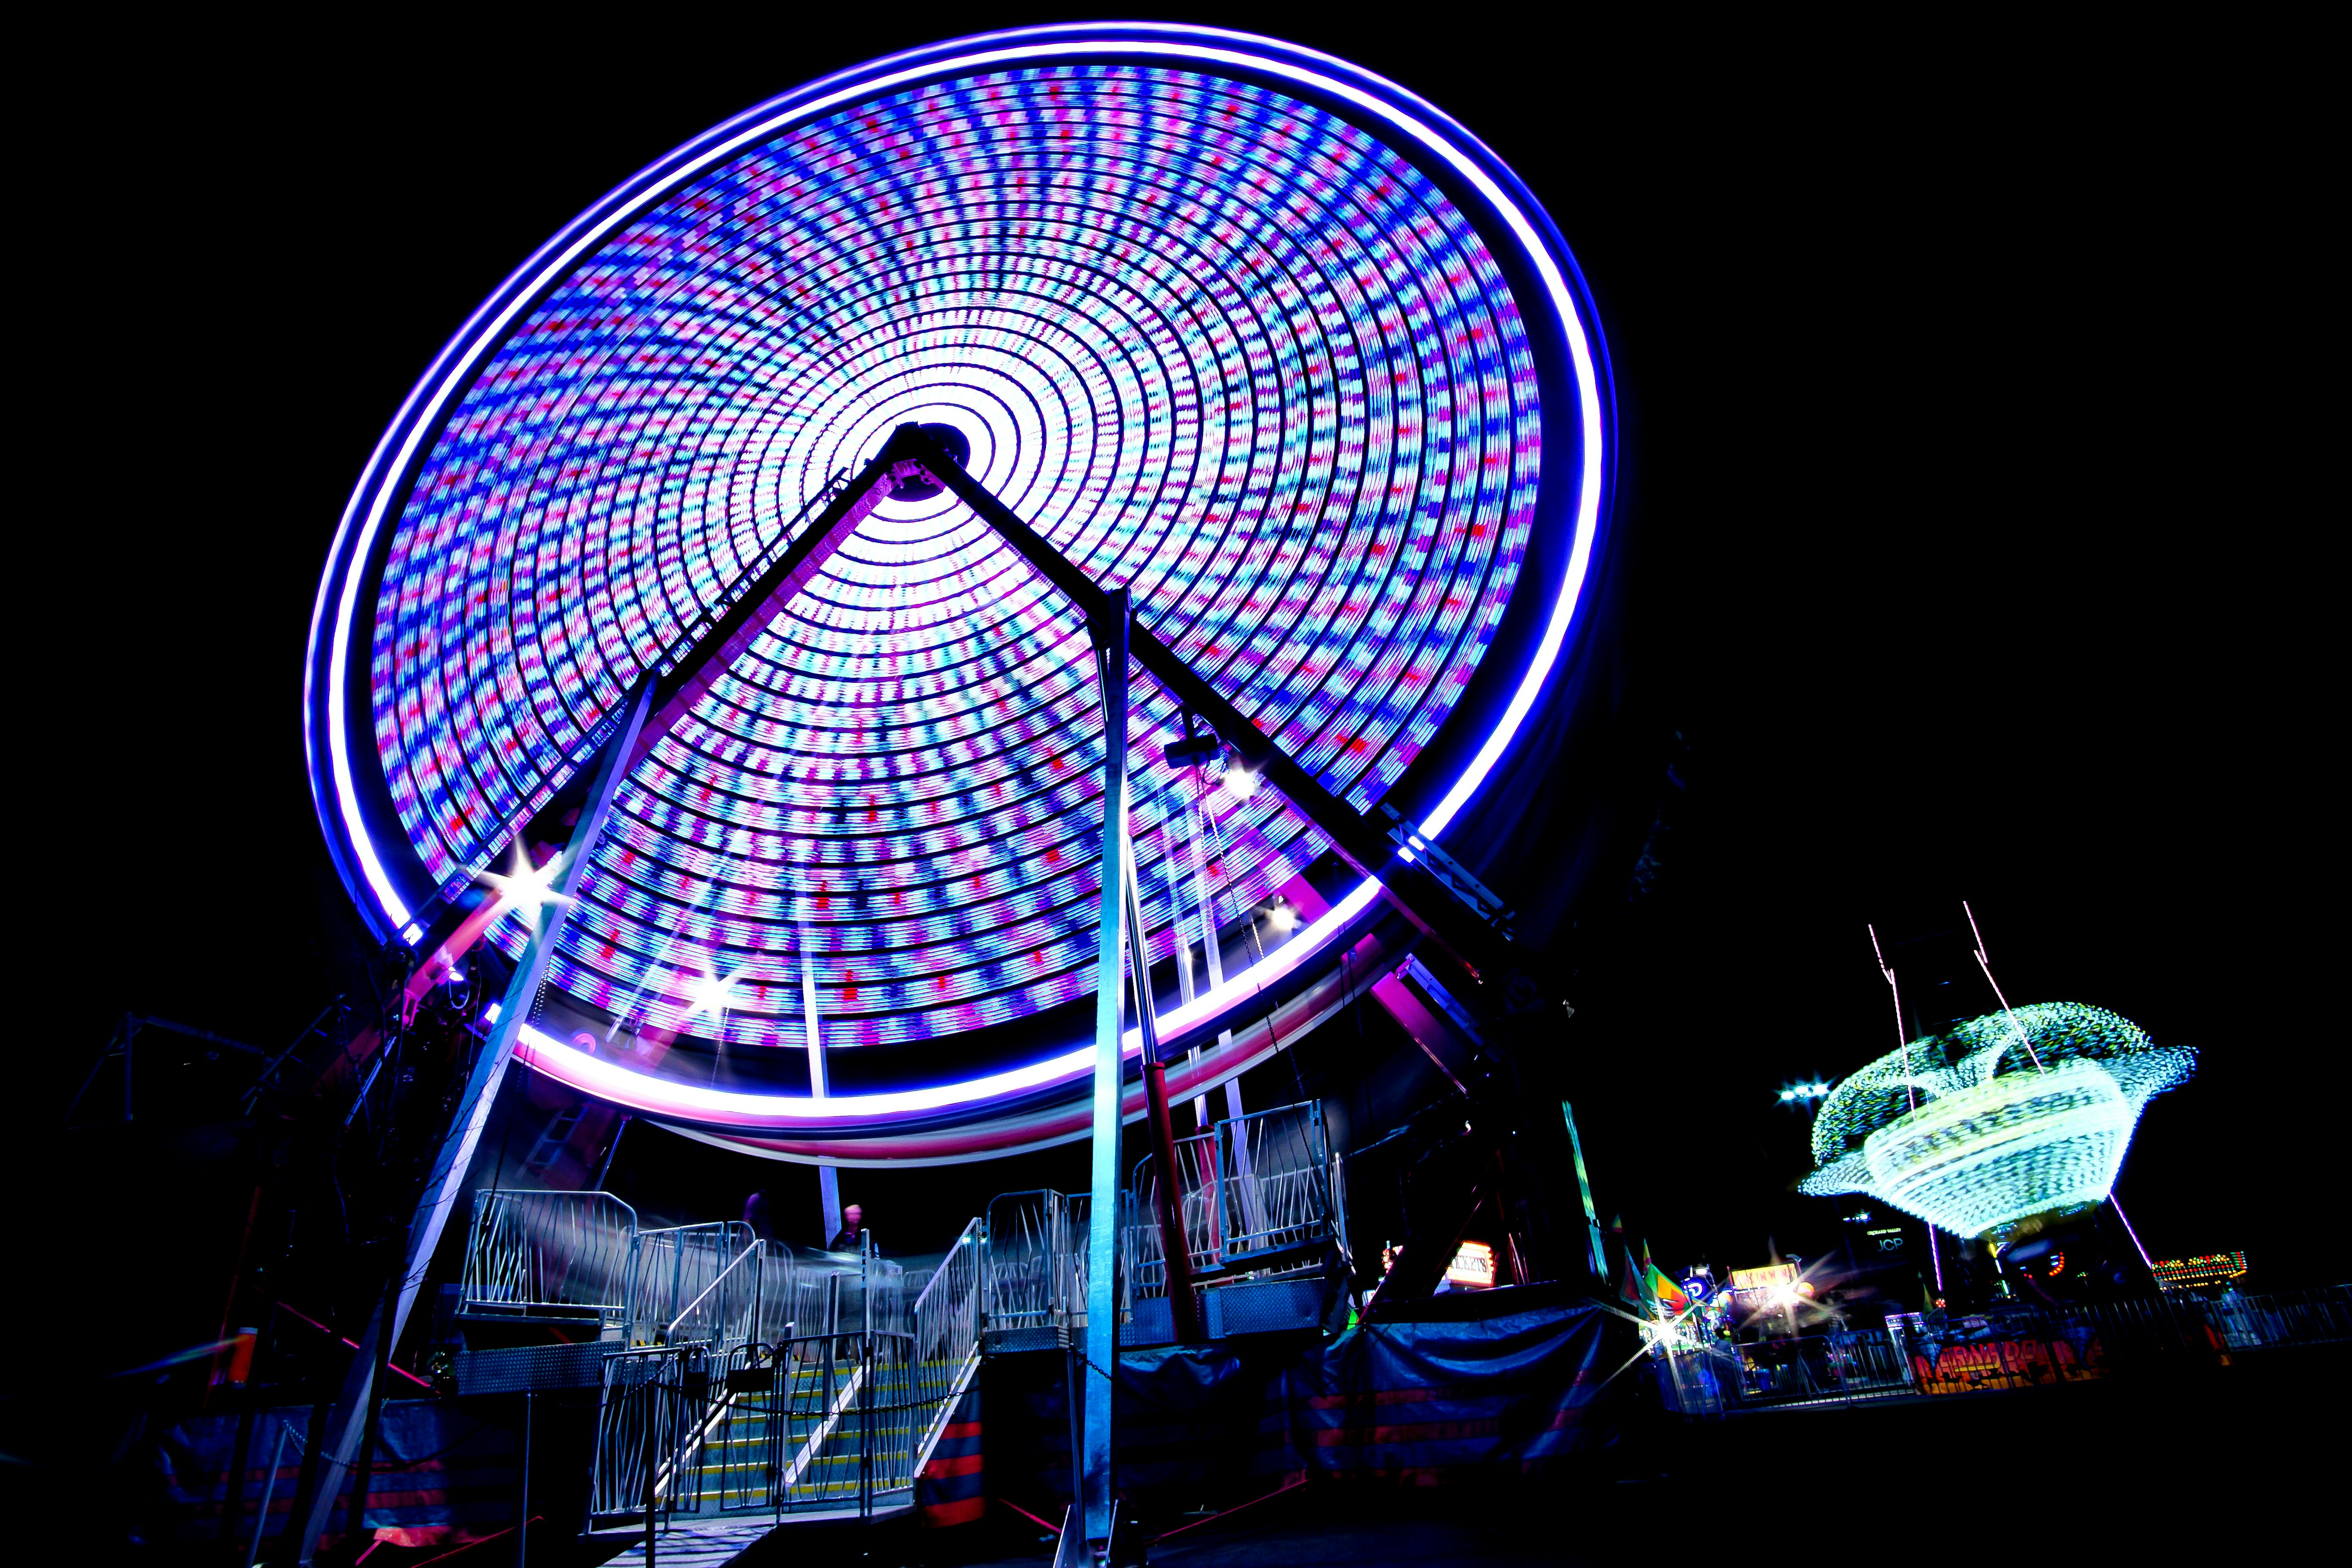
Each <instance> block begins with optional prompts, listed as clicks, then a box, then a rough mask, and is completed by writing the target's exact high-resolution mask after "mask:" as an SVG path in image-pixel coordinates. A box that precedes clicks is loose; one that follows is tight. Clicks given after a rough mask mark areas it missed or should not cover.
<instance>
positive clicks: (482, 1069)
mask: <svg viewBox="0 0 2352 1568" xmlns="http://www.w3.org/2000/svg"><path fill="white" fill-rule="evenodd" d="M652 701H653V682H652V680H651V679H641V680H639V682H638V683H637V687H636V689H635V691H633V692H631V693H630V694H629V697H628V699H627V700H626V702H625V704H624V706H623V708H622V710H621V721H620V722H619V723H618V724H617V725H615V726H614V731H613V733H612V734H611V735H610V736H608V737H607V738H606V740H605V742H604V747H603V748H602V750H601V752H599V753H598V756H597V759H596V762H595V764H594V766H595V770H596V771H595V773H594V774H593V776H592V778H591V780H590V783H589V788H588V802H587V804H586V805H584V806H583V807H582V809H581V813H580V825H579V826H578V827H577V828H576V829H574V830H573V833H572V845H571V847H570V848H569V849H568V850H567V851H566V853H565V858H564V862H563V867H562V870H561V871H559V872H558V873H557V874H556V876H555V877H554V879H552V880H551V882H550V884H549V887H548V894H549V896H548V898H547V899H546V900H545V901H544V902H542V903H541V905H540V909H539V926H538V930H537V931H536V932H535V933H534V934H533V935H532V937H531V940H530V944H529V945H527V946H526V947H525V948H524V949H523V951H522V958H521V961H520V963H517V964H516V965H515V972H514V979H513V981H512V982H511V983H510V984H509V985H508V986H507V993H506V996H505V997H504V999H503V1000H501V1001H500V1002H499V1015H498V1018H497V1019H496V1021H495V1022H494V1023H493V1025H492V1026H491V1029H490V1034H489V1037H488V1039H487V1040H485V1041H484V1042H483V1044H482V1049H481V1051H480V1053H479V1054H478V1056H476V1058H474V1069H473V1073H472V1076H471V1077H470V1078H469V1079H467V1084H466V1091H465V1094H464V1096H463V1097H462V1098H461V1099H460V1100H458V1102H457V1110H456V1112H455V1114H454V1115H453V1116H452V1117H451V1119H450V1122H449V1127H448V1130H447V1131H446V1132H445V1133H444V1134H443V1136H442V1140H441V1147H440V1149H439V1151H438V1152H436V1154H435V1156H434V1161H433V1169H432V1173H431V1174H430V1175H428V1176H427V1177H426V1178H425V1190H424V1192H423V1194H421V1195H420V1196H419V1198H418V1200H417V1205H416V1211H415V1215H414V1216H413V1217H412V1218H411V1219H410V1221H409V1226H408V1237H407V1243H406V1251H405V1256H404V1262H403V1264H402V1265H401V1268H400V1272H399V1274H398V1276H397V1278H398V1279H399V1281H400V1288H399V1289H398V1290H397V1291H395V1292H394V1293H393V1294H392V1295H391V1296H390V1297H388V1298H387V1299H386V1300H385V1302H384V1305H383V1310H379V1311H378V1313H377V1314H376V1316H375V1317H374V1318H373V1319H372V1320H371V1321H369V1323H368V1327H367V1331H366V1332H365V1333H363V1334H362V1335H361V1336H360V1349H359V1352H358V1353H357V1354H356V1355H354V1356H353V1357H352V1369H351V1372H350V1373H349V1375H348V1376H346V1377H345V1379H344V1381H343V1386H342V1391H341V1394H338V1395H337V1397H336V1401H335V1406H334V1414H333V1416H332V1417H331V1420H330V1421H329V1424H328V1428H327V1431H326V1432H325V1433H324V1434H323V1435H322V1438H321V1443H320V1447H321V1448H322V1450H323V1451H322V1452H321V1453H320V1454H319V1455H318V1456H317V1458H318V1461H319V1462H318V1466H317V1469H318V1473H319V1480H318V1484H317V1487H316V1489H315V1491H314V1492H313V1493H311V1494H310V1495H309V1496H307V1497H301V1498H298V1499H297V1500H296V1505H295V1510H294V1515H295V1517H294V1520H293V1521H292V1524H291V1528H292V1529H294V1530H295V1531H297V1532H298V1534H297V1537H296V1540H297V1544H296V1546H295V1552H296V1553H297V1557H296V1561H298V1562H300V1563H309V1562H310V1560H311V1559H312V1557H313V1556H314V1555H315V1554H316V1553H317V1552H318V1541H319V1532H320V1530H322V1529H324V1528H325V1526H326V1521H327V1514H328V1513H329V1511H330V1510H331V1509H332V1508H333V1507H334V1493H335V1487H334V1474H335V1472H336V1471H337V1470H339V1469H341V1468H344V1467H345V1466H347V1465H348V1464H349V1463H350V1458H351V1455H352V1449H353V1448H354V1447H357V1445H358V1443H359V1438H360V1424H361V1420H362V1415H363V1413H364V1411H365V1409H366V1406H367V1403H368V1394H369V1388H370V1385H371V1384H373V1383H374V1382H375V1377H374V1372H375V1363H376V1362H377V1361H378V1360H380V1359H383V1357H386V1356H388V1355H389V1354H390V1352H391V1348H392V1346H394V1345H396V1344H398V1343H399V1342H400V1331H401V1330H402V1329H403V1328H404V1327H405V1326H406V1324H407V1321H408V1312H409V1309H410V1308H411V1307H412V1306H414V1305H415V1300H416V1292H417V1289H418V1287H420V1286H421V1285H423V1283H424V1282H425V1273H426V1271H427V1270H428V1269H429V1268H431V1267H432V1265H433V1254H434V1250H435V1249H436V1247H439V1245H440V1242H441V1232H442V1230H443V1228H444V1227H445V1226H446V1225H447V1224H448V1220H449V1215H450V1212H451V1211H452V1210H453V1209H455V1208H456V1207H457V1200H458V1198H459V1196H460V1195H461V1194H462V1193H463V1192H464V1191H465V1187H466V1173H467V1170H468V1169H469V1168H470V1167H471V1166H472V1164H473V1163H474V1150H475V1149H476V1148H477V1147H478V1145H479V1144H480V1142H481V1140H482V1129H483V1128H484V1127H485V1126H487V1125H488V1122H489V1119H490V1110H491V1107H492V1106H493V1105H495V1104H496V1103H497V1100H498V1095H499V1086H500V1085H501V1084H503V1083H504V1082H505V1081H506V1073H507V1066H508V1064H509V1062H511V1061H512V1060H513V1059H514V1046H515V1038H516V1037H517V1036H518V1035H519V1034H520V1032H521V1030H522V1026H523V1023H524V1021H525V1020H526V1019H528V1018H529V1017H530V1005H531V1003H532V1001H533V1000H534V999H535V998H536V997H537V996H538V994H539V984H540V981H541V979H543V978H544V977H545V976H546V973H547V962H548V960H549V958H550V957H551V956H552V955H553V953H554V952H555V945H556V942H558V941H559V940H560V939H561V938H562V934H563V922H564V919H565V915H566V912H567V910H568V909H569V907H570V895H571V893H572V889H574V888H576V887H578V886H579V883H580V879H581V877H582V875H583V872H584V871H585V869H586V868H587V864H588V860H589V858H590V856H592V855H593V853H594V852H595V848H596V840H597V839H598V838H599V837H601V836H602V835H603V833H604V819H605V818H606V816H609V815H610V814H611V812H612V807H613V798H614V795H618V794H619V793H620V788H621V782H622V780H623V779H624V777H625V776H626V773H625V769H624V768H623V767H622V765H621V763H622V762H623V760H624V759H625V758H626V757H627V756H628V755H629V752H630V748H631V747H632V746H634V745H635V743H636V738H637V731H638V730H639V729H640V728H642V727H643V725H644V723H645V720H646V711H647V710H648V709H649V708H650V707H651V705H652ZM379 1346H382V1347H383V1348H382V1349H381V1350H379V1348H378V1347H379Z"/></svg>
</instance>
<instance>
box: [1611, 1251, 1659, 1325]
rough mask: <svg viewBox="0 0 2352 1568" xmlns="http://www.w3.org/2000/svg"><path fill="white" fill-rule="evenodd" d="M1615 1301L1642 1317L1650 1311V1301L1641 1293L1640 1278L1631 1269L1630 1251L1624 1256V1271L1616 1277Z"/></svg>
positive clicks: (1631, 1254) (1631, 1255)
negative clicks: (1620, 1302)
mask: <svg viewBox="0 0 2352 1568" xmlns="http://www.w3.org/2000/svg"><path fill="white" fill-rule="evenodd" d="M1617 1299H1618V1300H1621V1301H1622V1302H1624V1303H1625V1305H1627V1306H1628V1307H1631V1308H1633V1310H1635V1311H1637V1312H1640V1313H1643V1315H1644V1316H1646V1315H1648V1313H1649V1311H1650V1308H1651V1302H1650V1299H1649V1297H1647V1296H1645V1295H1643V1293H1642V1276H1641V1275H1640V1274H1639V1273H1638V1272H1637V1271H1636V1270H1635V1269H1634V1268H1633V1253H1632V1252H1630V1251H1629V1252H1627V1253H1626V1254H1625V1271H1624V1272H1623V1273H1622V1274H1621V1275H1619V1276H1618V1277H1617Z"/></svg>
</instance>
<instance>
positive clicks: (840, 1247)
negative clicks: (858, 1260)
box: [825, 1204, 866, 1252]
mask: <svg viewBox="0 0 2352 1568" xmlns="http://www.w3.org/2000/svg"><path fill="white" fill-rule="evenodd" d="M865 1228H866V1210H865V1209H864V1208H863V1207H861V1206H860V1205H856V1204H850V1205H847V1206H845V1208H843V1209H842V1211H841V1234H840V1235H838V1236H836V1237H834V1238H833V1242H832V1244H831V1245H830V1246H829V1247H826V1248H825V1250H826V1251H828V1252H855V1251H856V1250H857V1233H858V1232H859V1231H861V1230H864V1229H865Z"/></svg>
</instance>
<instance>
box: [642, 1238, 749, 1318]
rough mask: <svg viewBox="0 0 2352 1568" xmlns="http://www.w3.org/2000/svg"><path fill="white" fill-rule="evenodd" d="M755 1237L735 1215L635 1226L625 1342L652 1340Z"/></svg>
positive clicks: (701, 1293) (691, 1302) (712, 1282)
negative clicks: (665, 1225) (655, 1227)
mask: <svg viewBox="0 0 2352 1568" xmlns="http://www.w3.org/2000/svg"><path fill="white" fill-rule="evenodd" d="M757 1240H758V1237H756V1236H755V1235H754V1233H753V1232H752V1229H751V1226H748V1225H745V1224H743V1223H742V1222H741V1221H740V1220H714V1221H711V1222H710V1223H709V1224H706V1225H682V1226H671V1227H669V1228H667V1229H664V1230H646V1231H639V1232H638V1233H637V1248H636V1268H635V1270H634V1278H633V1279H632V1280H631V1289H630V1295H629V1320H628V1321H629V1342H630V1343H631V1344H633V1345H650V1344H653V1343H655V1342H656V1341H658V1340H659V1339H660V1337H661V1336H662V1334H663V1333H664V1332H665V1331H667V1329H668V1327H669V1325H670V1323H671V1322H672V1321H675V1320H676V1319H677V1316H678V1315H679V1314H680V1313H681V1312H684V1311H686V1310H688V1308H689V1307H691V1306H692V1305H693V1304H694V1303H695V1302H696V1301H697V1300H700V1299H701V1298H702V1297H703V1294H704V1292H705V1291H706V1290H707V1289H709V1287H710V1286H711V1285H713V1284H714V1283H716V1282H717V1281H718V1279H719V1275H720V1273H721V1272H723V1271H724V1270H725V1269H726V1268H727V1266H728V1265H729V1264H730V1263H732V1262H734V1261H735V1259H736V1258H737V1257H738V1256H740V1254H741V1253H743V1252H744V1251H745V1250H746V1249H748V1248H750V1247H751V1246H753V1245H754V1244H755V1243H756V1241H757Z"/></svg>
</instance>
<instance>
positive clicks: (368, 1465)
mask: <svg viewBox="0 0 2352 1568" xmlns="http://www.w3.org/2000/svg"><path fill="white" fill-rule="evenodd" d="M385 1241H386V1244H387V1245H388V1246H389V1245H395V1244H394V1243H393V1242H392V1239H391V1238H390V1237H386V1238H385ZM395 1256H396V1255H395ZM399 1295H400V1270H399V1268H398V1265H397V1263H396V1262H395V1265H394V1271H393V1272H392V1273H391V1274H390V1275H389V1276H387V1277H386V1278H385V1279H384V1282H383V1305H382V1306H381V1307H380V1308H378V1309H377V1311H378V1315H379V1318H382V1317H383V1316H388V1315H390V1313H391V1311H392V1308H393V1304H394V1301H395V1300H397V1299H398V1297H399ZM393 1344H394V1341H393V1339H392V1338H391V1337H390V1336H389V1335H387V1336H385V1337H384V1338H383V1339H381V1340H379V1341H378V1342H377V1346H376V1352H375V1355H376V1363H375V1365H374V1366H373V1367H372V1368H371V1369H370V1372H371V1373H372V1374H373V1375H371V1376H370V1377H369V1379H368V1397H367V1425H366V1426H365V1427H364V1428H363V1429H362V1433H361V1436H360V1453H359V1458H358V1459H357V1460H356V1461H355V1462H354V1463H353V1464H352V1506H351V1511H350V1513H349V1515H348V1516H347V1517H348V1519H349V1521H350V1522H349V1523H347V1524H346V1525H345V1526H344V1527H343V1528H344V1531H345V1532H346V1533H347V1534H348V1535H349V1536H350V1537H351V1544H352V1549H353V1550H354V1551H356V1550H358V1549H359V1539H360V1536H361V1534H362V1532H363V1531H365V1530H366V1529H367V1500H368V1493H369V1491H370V1490H371V1489H373V1486H374V1482H375V1451H376V1447H377V1445H378V1444H380V1443H381V1442H382V1441H383V1385H384V1384H386V1383H388V1382H390V1381H391V1380H392V1349H393Z"/></svg>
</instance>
